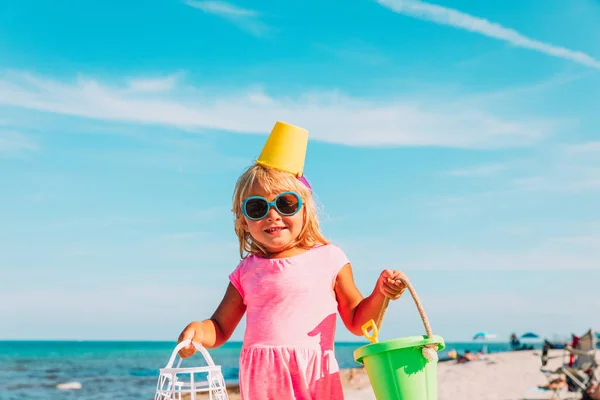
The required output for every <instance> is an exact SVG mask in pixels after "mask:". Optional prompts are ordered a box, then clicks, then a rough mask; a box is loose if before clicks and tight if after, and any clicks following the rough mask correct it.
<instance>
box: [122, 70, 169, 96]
mask: <svg viewBox="0 0 600 400" xmlns="http://www.w3.org/2000/svg"><path fill="white" fill-rule="evenodd" d="M179 77H180V74H172V75H169V76H167V77H164V78H142V79H140V78H134V79H131V80H130V81H129V87H130V88H131V89H132V90H134V91H136V92H165V91H169V90H171V89H173V88H174V87H175V85H176V83H177V80H178V79H179Z"/></svg>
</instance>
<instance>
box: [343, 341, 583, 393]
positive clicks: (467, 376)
mask: <svg viewBox="0 0 600 400" xmlns="http://www.w3.org/2000/svg"><path fill="white" fill-rule="evenodd" d="M563 354H564V351H563V350H551V351H550V353H549V355H550V360H549V362H548V365H547V367H546V368H547V369H551V370H553V369H556V368H558V367H559V366H560V365H561V364H562V362H563ZM540 366H541V361H540V351H518V352H507V353H495V354H489V355H486V356H485V359H483V360H477V361H471V362H468V363H464V364H457V363H456V361H446V362H440V363H439V364H438V387H439V399H438V400H524V399H527V400H529V399H531V400H533V399H551V398H552V392H551V391H547V390H537V388H538V386H540V385H546V384H547V383H548V379H547V378H546V376H545V375H544V373H542V372H541V371H540ZM359 371H360V373H358V374H357V375H356V376H355V378H354V379H355V382H354V383H347V384H346V387H345V398H346V400H375V396H374V394H373V391H372V389H371V387H370V385H369V383H368V378H367V376H366V374H364V373H363V372H362V370H359ZM344 373H348V371H344ZM570 398H572V397H570Z"/></svg>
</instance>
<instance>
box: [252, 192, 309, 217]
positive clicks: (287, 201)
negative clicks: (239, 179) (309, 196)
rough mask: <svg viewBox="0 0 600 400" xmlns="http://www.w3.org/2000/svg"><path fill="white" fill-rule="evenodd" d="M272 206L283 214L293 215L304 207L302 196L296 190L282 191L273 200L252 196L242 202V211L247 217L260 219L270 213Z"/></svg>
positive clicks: (285, 215)
mask: <svg viewBox="0 0 600 400" xmlns="http://www.w3.org/2000/svg"><path fill="white" fill-rule="evenodd" d="M271 207H273V208H274V209H275V210H276V211H277V212H278V213H279V214H281V215H282V216H284V217H291V216H292V215H294V214H296V213H297V212H298V211H300V209H301V208H302V197H300V195H299V194H298V193H296V192H283V193H280V194H278V195H277V197H275V199H274V200H273V201H268V200H267V199H265V198H264V197H261V196H251V197H248V198H247V199H246V200H244V202H243V203H242V213H244V216H245V217H246V218H248V219H251V220H253V221H258V220H260V219H263V218H264V217H266V216H267V214H269V210H270V209H271Z"/></svg>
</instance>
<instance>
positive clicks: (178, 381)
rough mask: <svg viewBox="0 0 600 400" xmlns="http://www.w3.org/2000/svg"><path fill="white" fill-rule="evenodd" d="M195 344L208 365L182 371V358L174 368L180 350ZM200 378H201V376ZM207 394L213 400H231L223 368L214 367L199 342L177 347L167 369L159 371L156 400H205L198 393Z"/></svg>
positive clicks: (189, 341)
mask: <svg viewBox="0 0 600 400" xmlns="http://www.w3.org/2000/svg"><path fill="white" fill-rule="evenodd" d="M190 343H193V345H194V347H196V350H198V351H199V352H200V353H202V355H203V356H204V359H205V360H206V363H207V364H208V366H206V367H188V368H181V362H182V361H183V359H182V358H181V357H179V361H178V363H177V366H176V367H173V364H174V362H175V358H176V357H177V353H178V352H179V350H181V349H182V348H184V347H185V346H187V345H188V344H190ZM199 375H200V376H201V377H199ZM199 393H200V394H202V393H208V398H209V399H211V400H229V397H228V396H227V388H226V387H225V379H224V378H223V373H222V372H221V366H220V365H215V363H214V362H213V360H212V358H211V357H210V354H208V351H207V350H206V349H205V348H204V346H202V345H201V344H199V343H197V342H192V341H191V340H184V341H182V342H181V343H179V344H178V345H177V347H175V350H173V354H171V358H170V359H169V362H168V363H167V366H166V367H165V368H161V369H160V376H159V377H158V384H157V385H156V394H155V395H154V400H196V399H200V398H206V397H205V396H202V395H200V396H199V397H198V394H199Z"/></svg>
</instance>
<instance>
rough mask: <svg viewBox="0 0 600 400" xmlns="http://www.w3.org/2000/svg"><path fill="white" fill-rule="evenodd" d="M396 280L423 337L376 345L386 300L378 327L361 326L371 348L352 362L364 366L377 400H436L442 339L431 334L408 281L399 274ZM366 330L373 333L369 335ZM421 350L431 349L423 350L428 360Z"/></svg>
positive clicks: (361, 350)
mask: <svg viewBox="0 0 600 400" xmlns="http://www.w3.org/2000/svg"><path fill="white" fill-rule="evenodd" d="M396 279H400V280H402V281H403V282H404V283H405V285H406V287H407V288H408V290H409V291H410V294H411V295H412V298H413V300H414V301H415V305H416V306H417V310H418V311H419V315H420V316H421V320H422V321H423V326H424V327H425V332H426V335H421V336H408V337H404V338H399V339H392V340H387V341H383V342H379V341H377V336H378V335H379V330H380V329H381V322H382V320H383V316H384V314H385V311H386V309H387V306H388V304H389V301H390V299H389V298H386V299H385V301H384V303H383V308H382V310H381V312H380V315H379V318H378V323H376V322H375V321H374V320H372V319H371V320H370V321H368V322H367V323H365V324H364V325H363V326H362V331H363V334H364V335H365V337H366V338H367V339H369V340H370V341H371V344H367V345H365V346H362V347H359V348H358V349H356V350H354V360H355V361H356V362H358V363H360V364H363V365H364V366H365V369H366V370H367V375H368V376H369V380H370V381H371V386H372V387H373V392H374V393H375V397H376V398H377V400H437V398H438V384H437V360H438V358H437V352H439V351H440V350H442V349H443V348H444V346H445V344H444V339H443V338H442V337H441V336H438V335H434V334H433V333H432V331H431V326H430V325H429V320H428V318H427V315H426V314H425V310H424V309H423V305H422V304H421V300H419V296H418V295H417V292H416V291H415V288H414V287H413V286H412V284H411V283H410V281H409V279H408V277H407V276H406V275H405V274H401V275H400V276H399V277H397V278H396ZM369 328H372V329H373V334H372V335H371V334H369V332H368V331H369ZM425 347H431V349H427V350H428V351H427V353H428V355H429V356H430V357H429V360H428V359H427V358H426V357H425V356H424V355H423V350H424V349H425ZM431 353H433V354H431Z"/></svg>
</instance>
